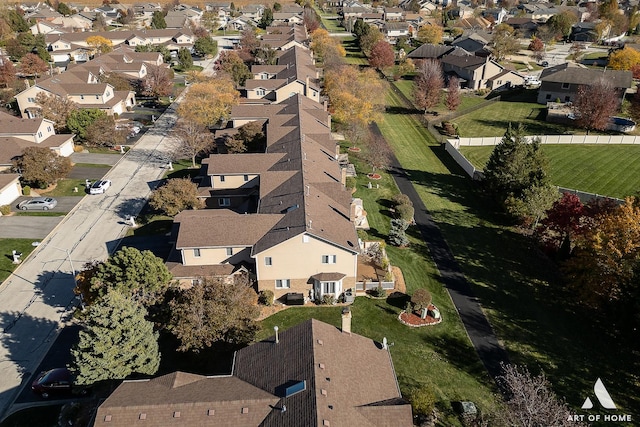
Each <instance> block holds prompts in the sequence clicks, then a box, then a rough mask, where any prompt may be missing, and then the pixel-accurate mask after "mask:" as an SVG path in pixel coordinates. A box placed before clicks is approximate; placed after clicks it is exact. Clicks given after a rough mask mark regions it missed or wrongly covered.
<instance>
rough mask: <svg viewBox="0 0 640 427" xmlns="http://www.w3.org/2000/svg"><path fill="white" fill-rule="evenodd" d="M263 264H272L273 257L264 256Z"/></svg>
mask: <svg viewBox="0 0 640 427" xmlns="http://www.w3.org/2000/svg"><path fill="white" fill-rule="evenodd" d="M264 265H273V258H271V257H270V256H266V257H264Z"/></svg>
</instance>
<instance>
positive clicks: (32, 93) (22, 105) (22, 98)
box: [16, 86, 45, 118]
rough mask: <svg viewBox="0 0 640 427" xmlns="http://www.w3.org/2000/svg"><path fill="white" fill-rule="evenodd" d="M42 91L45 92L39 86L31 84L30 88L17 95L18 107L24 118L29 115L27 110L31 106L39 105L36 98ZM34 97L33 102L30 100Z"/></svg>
mask: <svg viewBox="0 0 640 427" xmlns="http://www.w3.org/2000/svg"><path fill="white" fill-rule="evenodd" d="M40 92H45V91H44V90H42V89H40V88H39V87H37V86H31V87H30V88H29V89H25V90H23V91H22V92H20V93H19V94H17V95H16V101H18V108H19V109H20V114H22V117H23V118H26V117H27V114H26V113H25V110H26V109H27V108H29V107H37V106H38V104H36V102H35V99H36V95H37V94H38V93H40ZM30 98H31V99H33V102H31V101H29V99H30Z"/></svg>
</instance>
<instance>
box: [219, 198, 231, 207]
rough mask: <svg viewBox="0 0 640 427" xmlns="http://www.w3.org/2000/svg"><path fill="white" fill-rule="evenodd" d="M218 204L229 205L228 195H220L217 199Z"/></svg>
mask: <svg viewBox="0 0 640 427" xmlns="http://www.w3.org/2000/svg"><path fill="white" fill-rule="evenodd" d="M218 206H231V199H230V198H228V197H220V198H219V199H218Z"/></svg>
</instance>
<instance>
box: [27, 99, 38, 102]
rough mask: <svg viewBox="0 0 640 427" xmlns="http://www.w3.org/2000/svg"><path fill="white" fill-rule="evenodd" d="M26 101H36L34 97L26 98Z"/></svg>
mask: <svg viewBox="0 0 640 427" xmlns="http://www.w3.org/2000/svg"><path fill="white" fill-rule="evenodd" d="M27 101H29V102H36V99H35V98H27Z"/></svg>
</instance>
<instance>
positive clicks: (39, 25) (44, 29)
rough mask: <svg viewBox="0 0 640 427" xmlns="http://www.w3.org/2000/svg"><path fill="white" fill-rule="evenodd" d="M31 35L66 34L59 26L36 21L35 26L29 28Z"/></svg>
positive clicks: (48, 22)
mask: <svg viewBox="0 0 640 427" xmlns="http://www.w3.org/2000/svg"><path fill="white" fill-rule="evenodd" d="M29 31H31V34H33V35H34V36H35V35H38V34H63V33H66V32H67V31H65V30H64V29H63V28H62V26H61V25H59V24H54V23H53V22H52V21H36V23H35V24H33V25H32V26H30V27H29Z"/></svg>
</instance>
